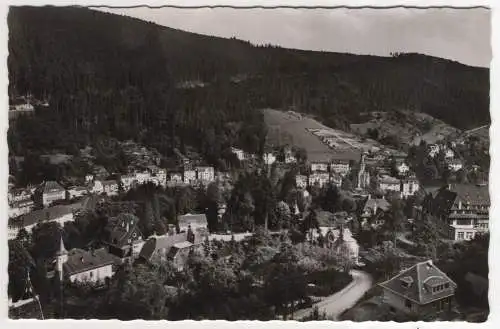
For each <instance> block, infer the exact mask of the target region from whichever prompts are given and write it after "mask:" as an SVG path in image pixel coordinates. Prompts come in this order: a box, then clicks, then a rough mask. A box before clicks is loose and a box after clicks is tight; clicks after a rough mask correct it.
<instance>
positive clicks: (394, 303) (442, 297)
mask: <svg viewBox="0 0 500 329" xmlns="http://www.w3.org/2000/svg"><path fill="white" fill-rule="evenodd" d="M379 286H380V287H381V288H382V289H383V301H384V303H385V304H388V305H389V306H390V308H391V309H392V310H393V311H395V312H402V313H405V314H419V315H424V316H430V315H433V314H437V313H440V312H443V311H451V310H452V308H453V304H454V295H455V290H456V289H457V284H456V283H455V282H453V280H451V279H450V278H449V277H448V276H447V275H446V274H445V273H444V272H442V271H441V270H440V269H439V268H437V267H436V265H434V264H433V263H432V261H431V260H428V261H425V262H421V263H417V264H415V265H413V266H412V267H410V268H408V269H407V270H405V271H402V272H401V273H399V274H398V275H396V276H395V277H393V278H391V279H389V280H387V281H385V282H382V283H380V284H379Z"/></svg>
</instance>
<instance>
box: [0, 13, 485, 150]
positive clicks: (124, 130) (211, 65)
mask: <svg viewBox="0 0 500 329" xmlns="http://www.w3.org/2000/svg"><path fill="white" fill-rule="evenodd" d="M8 26H9V58H8V67H9V81H10V85H9V92H10V94H11V95H15V94H23V93H27V92H31V93H32V94H34V95H35V96H37V97H41V98H50V104H51V111H52V112H53V113H54V123H53V124H56V125H58V126H60V127H61V129H71V132H72V133H74V134H81V135H84V136H89V135H95V134H98V133H103V132H105V133H110V134H112V135H115V136H119V137H120V136H122V135H132V136H136V135H138V134H139V133H143V132H144V131H146V132H149V133H152V134H153V135H155V136H157V134H155V133H153V132H157V131H159V130H161V131H165V130H169V131H170V135H169V136H168V138H169V139H174V138H176V137H178V136H179V135H180V136H181V139H182V143H184V142H186V143H190V144H193V143H199V141H198V139H199V138H202V136H205V134H207V131H208V130H214V129H215V130H220V129H221V127H220V122H221V121H222V122H230V121H242V120H245V121H246V120H249V117H253V116H257V115H256V114H249V111H251V110H253V109H256V108H259V109H260V108H267V107H270V108H277V109H279V108H281V109H288V108H290V107H293V108H294V110H296V111H299V112H304V113H309V114H313V115H314V116H315V117H317V118H320V119H321V121H322V122H323V123H324V124H326V125H328V126H331V127H334V128H340V129H345V130H347V129H349V124H350V123H358V122H359V113H361V112H365V111H394V110H409V111H415V112H423V113H428V114H430V115H432V116H434V117H435V118H437V119H440V120H443V121H444V122H445V123H447V124H450V125H452V126H455V127H457V128H460V129H468V128H473V127H477V126H480V125H483V124H488V123H489V121H490V118H489V71H488V70H487V69H482V68H474V67H468V66H465V65H462V64H459V63H456V62H452V61H449V60H443V59H438V58H433V57H429V56H423V55H418V54H406V55H400V56H398V57H396V58H385V57H375V56H360V55H350V54H338V53H327V52H310V51H299V50H291V49H283V48H277V47H270V46H269V47H255V46H253V45H251V44H250V43H248V42H243V41H240V40H236V39H224V38H217V37H210V36H203V35H198V34H193V33H188V32H183V31H179V30H175V29H171V28H167V27H162V26H158V25H155V24H153V23H148V22H144V21H141V20H138V19H133V18H130V17H125V16H118V15H112V14H108V13H102V12H97V11H92V10H89V9H86V8H78V7H66V8H60V7H59V8H56V7H11V9H10V12H9V16H8ZM252 120H254V119H252ZM255 120H260V121H262V118H260V119H258V118H257V119H255ZM217 122H219V123H217ZM193 132H199V134H193ZM210 134H211V133H210ZM193 136H196V140H193ZM157 143H160V142H159V141H157Z"/></svg>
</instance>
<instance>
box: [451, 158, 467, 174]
mask: <svg viewBox="0 0 500 329" xmlns="http://www.w3.org/2000/svg"><path fill="white" fill-rule="evenodd" d="M463 167H464V165H463V163H462V161H461V160H460V159H453V160H451V161H449V162H448V169H449V170H451V171H452V172H457V171H459V170H460V169H462V168H463Z"/></svg>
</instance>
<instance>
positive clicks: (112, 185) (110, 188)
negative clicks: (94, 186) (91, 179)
mask: <svg viewBox="0 0 500 329" xmlns="http://www.w3.org/2000/svg"><path fill="white" fill-rule="evenodd" d="M102 188H103V192H104V193H106V195H108V196H113V195H118V190H119V188H118V182H117V181H116V180H105V181H103V182H102Z"/></svg>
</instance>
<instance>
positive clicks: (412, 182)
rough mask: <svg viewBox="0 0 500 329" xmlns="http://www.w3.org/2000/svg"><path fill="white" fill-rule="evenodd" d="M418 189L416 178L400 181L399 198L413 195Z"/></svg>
mask: <svg viewBox="0 0 500 329" xmlns="http://www.w3.org/2000/svg"><path fill="white" fill-rule="evenodd" d="M419 189H420V184H419V183H418V180H417V178H415V177H408V178H405V179H402V180H401V196H402V197H404V198H406V197H409V196H411V195H414V194H415V193H416V192H417V191H418V190H419Z"/></svg>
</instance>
